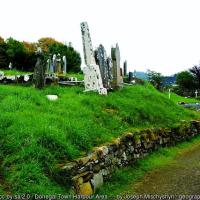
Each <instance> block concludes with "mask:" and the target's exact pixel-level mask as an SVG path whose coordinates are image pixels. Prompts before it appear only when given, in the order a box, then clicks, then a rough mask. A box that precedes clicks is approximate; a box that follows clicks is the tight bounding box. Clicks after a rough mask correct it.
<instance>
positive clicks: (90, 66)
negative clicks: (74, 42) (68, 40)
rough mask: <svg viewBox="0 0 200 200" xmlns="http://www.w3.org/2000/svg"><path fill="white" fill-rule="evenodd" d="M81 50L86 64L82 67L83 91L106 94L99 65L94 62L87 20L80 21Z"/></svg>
mask: <svg viewBox="0 0 200 200" xmlns="http://www.w3.org/2000/svg"><path fill="white" fill-rule="evenodd" d="M81 33H82V41H83V52H84V59H85V64H86V66H85V67H84V68H83V73H84V83H85V91H98V92H99V94H105V95H106V94H107V89H106V88H104V87H103V83H102V77H101V73H100V69H99V66H98V65H97V64H96V62H95V58H94V52H93V47H92V41H91V37H90V32H89V28H88V24H87V22H82V23H81Z"/></svg>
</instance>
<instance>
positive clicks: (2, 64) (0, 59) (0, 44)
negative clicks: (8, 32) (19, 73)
mask: <svg viewBox="0 0 200 200" xmlns="http://www.w3.org/2000/svg"><path fill="white" fill-rule="evenodd" d="M6 49H7V46H6V43H5V41H4V39H3V38H2V37H0V68H6V67H8V59H7V54H6Z"/></svg>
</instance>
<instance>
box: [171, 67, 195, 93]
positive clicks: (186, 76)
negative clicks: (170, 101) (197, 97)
mask: <svg viewBox="0 0 200 200" xmlns="http://www.w3.org/2000/svg"><path fill="white" fill-rule="evenodd" d="M176 84H177V87H176V88H175V92H176V93H177V94H179V95H183V96H193V95H194V91H195V90H196V89H197V88H198V83H197V81H196V77H195V76H194V75H193V74H192V73H190V72H189V71H183V72H180V73H178V74H177V75H176Z"/></svg>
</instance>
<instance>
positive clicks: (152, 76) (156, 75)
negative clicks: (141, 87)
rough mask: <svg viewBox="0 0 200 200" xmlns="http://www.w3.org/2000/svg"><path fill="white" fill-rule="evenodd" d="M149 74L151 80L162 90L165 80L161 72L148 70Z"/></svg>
mask: <svg viewBox="0 0 200 200" xmlns="http://www.w3.org/2000/svg"><path fill="white" fill-rule="evenodd" d="M147 76H148V80H149V82H150V83H151V84H152V85H153V86H154V87H155V88H156V89H158V90H161V88H162V82H163V77H162V75H161V73H158V72H155V71H151V70H147Z"/></svg>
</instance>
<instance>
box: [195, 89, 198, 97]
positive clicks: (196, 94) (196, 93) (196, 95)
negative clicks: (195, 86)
mask: <svg viewBox="0 0 200 200" xmlns="http://www.w3.org/2000/svg"><path fill="white" fill-rule="evenodd" d="M197 97H198V91H197V90H196V91H195V98H197Z"/></svg>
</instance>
